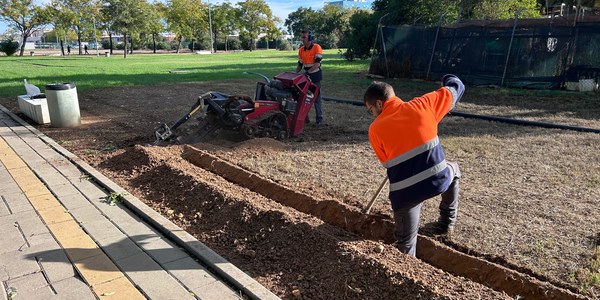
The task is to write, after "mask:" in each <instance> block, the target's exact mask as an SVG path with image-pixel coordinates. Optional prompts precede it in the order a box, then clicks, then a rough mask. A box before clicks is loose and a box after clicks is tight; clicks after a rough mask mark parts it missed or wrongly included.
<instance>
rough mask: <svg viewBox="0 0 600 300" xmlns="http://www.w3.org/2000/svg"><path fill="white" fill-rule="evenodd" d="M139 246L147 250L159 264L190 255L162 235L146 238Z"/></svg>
mask: <svg viewBox="0 0 600 300" xmlns="http://www.w3.org/2000/svg"><path fill="white" fill-rule="evenodd" d="M139 246H140V247H141V248H142V249H144V251H146V253H148V254H149V255H150V256H152V258H154V260H155V261H156V262H158V263H159V264H161V265H162V264H165V263H169V262H172V261H175V260H178V259H182V258H184V257H189V255H188V254H187V253H185V252H184V251H183V250H181V249H179V247H177V246H175V245H173V244H172V243H170V242H168V241H167V240H165V239H164V238H162V237H157V238H152V239H147V240H144V241H143V242H141V243H139Z"/></svg>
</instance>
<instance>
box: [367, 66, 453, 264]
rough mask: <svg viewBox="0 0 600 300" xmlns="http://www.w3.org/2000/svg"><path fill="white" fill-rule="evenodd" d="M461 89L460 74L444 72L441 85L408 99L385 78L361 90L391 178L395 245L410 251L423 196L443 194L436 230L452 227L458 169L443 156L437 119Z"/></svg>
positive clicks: (379, 153) (372, 139)
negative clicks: (400, 94) (398, 92)
mask: <svg viewBox="0 0 600 300" xmlns="http://www.w3.org/2000/svg"><path fill="white" fill-rule="evenodd" d="M464 90H465V86H464V85H463V83H462V82H461V81H460V79H458V77H456V76H454V75H445V76H444V77H443V78H442V87H441V88H440V89H438V90H437V91H434V92H431V93H428V94H425V95H423V96H421V97H416V98H414V99H412V100H410V101H408V102H404V101H402V100H401V99H400V98H398V97H396V95H395V93H394V89H393V88H392V86H390V85H389V84H387V83H385V82H377V81H376V82H373V83H372V84H371V85H370V86H369V87H368V88H367V91H366V92H365V95H364V103H365V106H366V107H367V110H369V112H370V113H371V114H373V116H374V117H375V120H374V121H373V123H371V126H370V127H369V141H370V142H371V147H373V150H374V151H375V155H376V156H377V158H378V159H379V161H380V162H381V163H382V164H383V166H384V167H385V168H386V169H387V176H388V179H389V181H390V194H389V198H390V201H391V204H392V209H393V211H394V221H395V229H394V235H395V237H396V239H397V244H396V246H397V247H398V249H400V251H402V252H404V253H407V254H409V255H412V256H416V244H417V231H418V229H419V218H420V214H421V205H422V204H423V201H425V200H427V199H429V198H432V197H434V196H437V195H440V194H441V195H442V200H441V202H440V206H439V209H440V217H439V220H438V222H437V228H438V233H441V234H448V233H450V232H452V230H453V229H454V224H455V223H456V217H457V213H458V189H459V180H460V176H461V175H460V169H459V168H458V165H457V164H456V163H454V162H449V161H446V158H445V156H444V150H443V149H442V145H441V144H440V140H439V138H438V123H439V122H440V121H441V120H442V118H443V117H444V116H445V115H446V114H447V113H448V112H450V110H451V109H452V108H453V107H454V105H455V104H456V103H457V102H458V101H459V99H460V98H461V97H462V95H463V93H464Z"/></svg>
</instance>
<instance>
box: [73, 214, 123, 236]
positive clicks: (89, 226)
mask: <svg viewBox="0 0 600 300" xmlns="http://www.w3.org/2000/svg"><path fill="white" fill-rule="evenodd" d="M79 225H80V226H81V227H83V229H85V231H86V232H87V233H88V234H89V235H90V236H91V237H92V239H93V240H95V241H99V240H103V239H107V238H112V237H114V238H118V237H122V236H126V235H125V234H124V233H123V232H121V230H119V229H118V228H117V227H116V226H115V225H114V224H112V223H111V222H110V221H109V220H107V219H106V218H104V217H102V218H98V219H96V220H91V221H85V222H82V223H79Z"/></svg>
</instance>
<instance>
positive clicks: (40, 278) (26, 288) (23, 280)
mask: <svg viewBox="0 0 600 300" xmlns="http://www.w3.org/2000/svg"><path fill="white" fill-rule="evenodd" d="M6 286H7V288H13V289H16V290H17V293H18V294H21V293H25V292H31V291H35V290H37V289H40V288H48V282H47V281H46V278H44V274H43V273H42V272H36V273H32V274H27V275H25V276H21V277H19V278H15V279H9V280H7V281H6ZM18 294H17V295H18ZM18 296H20V295H18ZM20 298H21V297H18V298H16V299H20Z"/></svg>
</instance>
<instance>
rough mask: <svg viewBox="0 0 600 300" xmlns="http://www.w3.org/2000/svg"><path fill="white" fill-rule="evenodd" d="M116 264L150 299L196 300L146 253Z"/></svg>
mask: <svg viewBox="0 0 600 300" xmlns="http://www.w3.org/2000/svg"><path fill="white" fill-rule="evenodd" d="M116 264H117V265H118V266H119V268H120V269H121V270H122V271H123V272H125V274H127V276H128V277H129V278H130V279H131V281H132V282H134V283H135V284H136V285H137V286H139V287H140V289H141V290H142V291H143V292H144V293H145V294H146V295H148V297H149V298H150V299H194V298H193V296H192V295H191V294H190V293H189V291H188V290H186V289H185V288H184V287H183V286H182V285H181V284H179V282H177V281H176V280H175V279H174V278H173V277H171V276H170V275H169V274H168V273H167V272H166V271H165V270H163V269H162V268H161V267H160V265H158V264H157V263H156V262H155V261H154V260H152V258H150V257H149V256H148V255H146V254H145V253H140V254H138V255H134V256H131V257H128V258H125V259H121V260H118V261H116Z"/></svg>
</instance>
